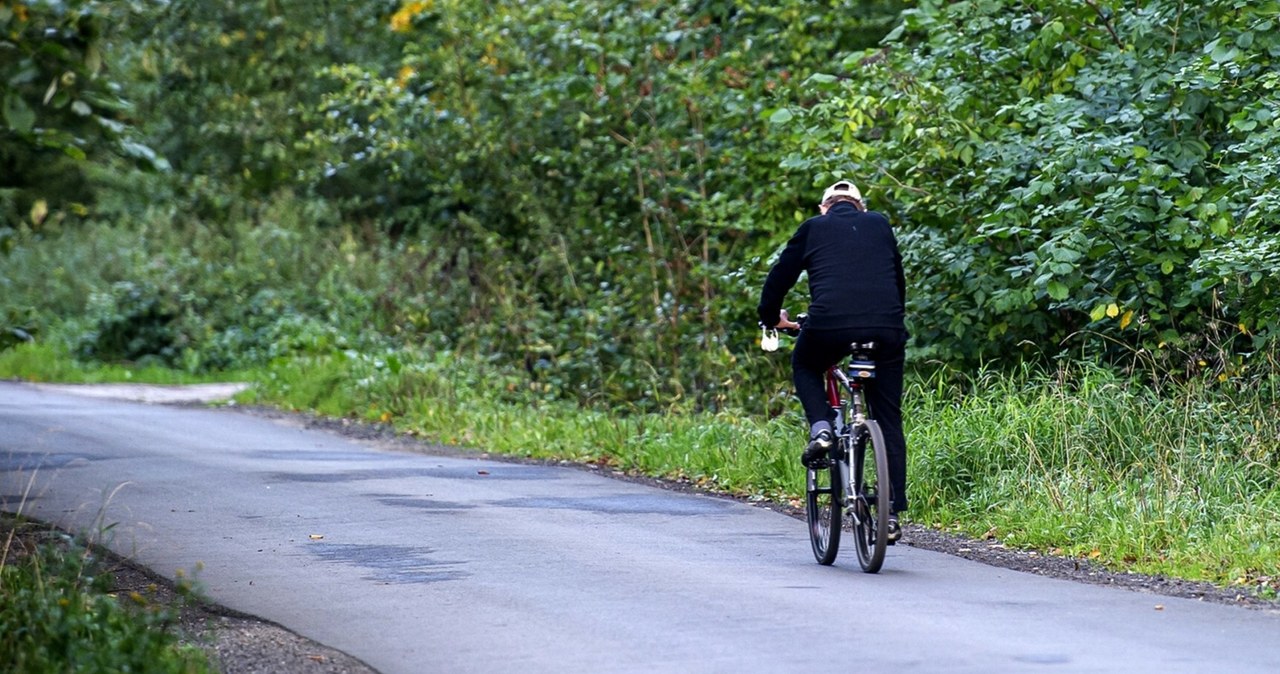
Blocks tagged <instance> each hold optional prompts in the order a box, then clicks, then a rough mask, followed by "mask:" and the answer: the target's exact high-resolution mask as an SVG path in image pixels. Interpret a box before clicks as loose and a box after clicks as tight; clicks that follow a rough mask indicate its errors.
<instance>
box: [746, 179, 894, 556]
mask: <svg viewBox="0 0 1280 674" xmlns="http://www.w3.org/2000/svg"><path fill="white" fill-rule="evenodd" d="M818 210H819V213H820V214H819V215H817V216H814V217H812V218H809V219H808V220H806V221H804V223H802V224H801V225H800V228H799V229H798V230H796V233H795V234H794V235H793V236H792V237H791V240H790V241H788V242H787V246H786V248H784V249H783V251H782V253H781V255H779V257H778V261H777V262H775V263H774V265H773V268H772V269H770V270H769V276H768V278H767V279H765V282H764V288H763V290H762V291H761V293H760V305H759V307H758V308H757V311H758V312H759V316H760V322H761V324H762V325H765V326H768V327H777V328H783V329H799V327H800V325H799V324H798V323H796V322H795V321H792V320H791V318H790V316H788V315H787V312H786V311H784V310H783V309H782V302H783V300H784V299H785V298H786V295H787V293H788V292H789V291H790V290H791V288H792V287H793V286H794V285H795V284H796V281H797V280H799V278H800V273H801V272H806V271H807V272H808V273H809V295H810V301H809V312H808V313H809V318H808V321H807V322H806V323H805V326H804V330H802V331H801V332H800V337H799V338H798V339H797V340H796V345H795V350H794V351H793V353H792V355H791V368H792V374H793V378H794V382H795V387H796V395H797V396H798V397H799V398H800V404H801V405H803V406H804V413H805V417H806V418H807V420H808V422H809V445H808V446H807V447H806V448H805V451H804V454H803V455H802V456H801V461H802V462H803V463H804V464H805V465H806V466H808V465H810V463H812V462H815V461H816V460H820V459H822V458H824V457H826V456H827V455H828V452H829V450H830V449H831V446H832V444H833V443H834V442H835V436H834V432H833V429H832V426H831V424H832V421H834V419H835V417H834V410H832V409H831V406H830V404H828V402H827V396H826V389H825V387H824V384H823V376H824V374H825V373H826V371H827V369H828V368H829V367H831V366H832V365H834V364H835V363H837V362H838V361H839V360H840V359H841V358H844V357H845V356H847V355H849V352H850V344H851V343H853V342H875V344H876V348H875V350H874V351H873V352H872V354H871V357H872V358H873V359H874V360H875V362H876V377H875V379H872V380H869V381H868V382H867V383H866V386H865V389H866V393H867V403H868V405H869V406H870V407H871V411H872V414H873V415H874V416H875V418H876V421H877V422H878V423H879V424H880V427H881V429H882V430H883V431H884V439H885V451H886V453H887V455H888V458H889V481H890V482H891V484H892V487H893V503H892V512H891V515H890V518H889V527H888V533H889V539H890V540H891V541H897V540H898V539H899V538H900V537H901V535H902V532H901V528H900V527H899V524H898V513H901V512H904V511H905V510H906V509H907V480H906V476H907V442H906V438H905V436H904V435H903V432H902V372H903V363H904V361H905V352H906V343H907V336H908V335H907V330H906V325H905V322H904V320H905V319H904V317H905V305H906V280H905V278H904V276H903V272H902V255H901V253H900V252H899V251H898V242H897V239H896V238H894V235H893V229H892V227H890V225H889V219H888V218H886V217H885V216H884V215H883V214H882V213H878V212H875V211H868V210H867V208H866V206H865V205H864V204H863V200H862V193H861V192H860V191H859V190H858V188H857V187H856V186H855V185H854V184H853V183H852V182H849V181H847V180H841V181H839V182H837V183H835V184H833V185H831V186H830V187H828V188H827V189H826V191H825V192H824V193H823V195H822V201H821V202H820V204H819V206H818Z"/></svg>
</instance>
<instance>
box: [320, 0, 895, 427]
mask: <svg viewBox="0 0 1280 674" xmlns="http://www.w3.org/2000/svg"><path fill="white" fill-rule="evenodd" d="M898 4H899V3H889V2H884V3H866V6H865V7H864V11H862V12H849V11H846V10H845V9H843V8H835V7H814V6H813V5H812V3H807V2H800V1H798V0H795V1H787V2H781V3H774V4H772V5H770V6H767V7H766V6H760V5H759V4H758V3H746V2H692V1H686V2H680V3H675V4H674V5H673V4H671V3H655V2H648V1H634V2H624V3H617V2H600V1H599V0H571V1H566V0H562V1H557V2H540V3H521V2H502V3H497V4H495V3H480V2H474V1H467V0H450V1H441V2H409V3H404V4H403V6H402V7H401V9H400V10H399V11H398V12H397V13H396V14H394V15H393V16H392V17H391V18H390V20H389V23H390V25H391V27H392V29H393V30H394V31H395V32H396V33H397V34H400V35H404V36H405V40H406V42H405V45H404V49H403V53H402V55H401V57H400V65H399V68H398V70H397V71H396V74H395V76H393V77H389V76H387V74H386V73H385V68H384V67H383V66H382V64H375V65H373V66H369V65H362V64H345V65H340V66H334V67H332V68H330V69H329V70H328V71H327V75H328V77H329V78H330V79H331V80H332V81H333V82H334V84H335V86H334V90H333V91H332V92H330V93H329V94H328V95H327V96H326V97H325V99H324V103H323V106H322V111H323V113H324V114H323V119H324V120H325V121H326V123H325V125H324V126H322V127H321V128H320V129H318V130H317V131H316V132H315V133H313V134H311V135H310V136H309V139H308V142H309V144H310V146H311V148H312V149H311V151H312V152H314V153H315V154H316V155H317V156H320V157H323V158H325V161H324V162H323V164H322V165H316V166H314V167H313V168H312V170H311V172H310V173H309V176H310V179H311V180H312V181H313V183H312V187H311V188H310V189H311V190H312V191H314V192H315V193H318V194H325V195H331V196H334V197H338V198H341V199H342V202H341V203H343V207H344V209H345V210H346V212H348V213H350V214H352V215H353V216H355V217H359V218H368V219H373V220H374V221H375V222H378V223H381V224H382V225H383V226H384V227H385V228H386V230H387V231H388V232H389V233H390V234H391V235H392V236H403V235H406V234H408V235H411V236H414V237H420V240H422V241H423V242H424V245H425V246H428V247H430V248H431V249H433V250H435V251H436V252H435V256H436V259H435V260H434V261H433V262H432V267H433V268H434V269H437V270H439V271H438V272H437V273H438V277H437V278H436V292H437V293H438V296H437V306H447V307H453V308H454V312H455V315H453V316H451V317H450V318H449V319H448V320H446V321H442V322H434V321H433V323H432V325H431V326H430V327H431V329H437V330H441V331H442V332H443V335H444V337H445V338H446V339H447V340H448V341H450V342H451V343H460V344H462V345H464V346H466V347H468V348H471V349H476V350H482V351H488V352H497V353H502V354H506V355H507V356H508V357H518V358H522V359H524V360H525V361H526V362H527V363H529V364H530V367H534V366H537V367H539V368H542V369H543V370H545V372H546V373H547V375H548V376H549V377H552V378H554V379H555V380H556V382H555V383H556V385H557V386H559V387H561V389H562V390H564V391H566V392H568V393H570V394H571V395H576V396H578V397H579V398H580V399H581V400H587V399H590V398H593V397H597V396H599V397H602V398H603V399H605V400H609V401H631V402H636V401H645V402H646V404H651V405H654V406H662V405H665V404H668V403H670V402H673V401H685V400H690V399H692V400H695V401H697V402H700V403H702V404H708V405H715V406H718V405H723V404H724V403H725V402H726V401H727V399H728V398H729V397H730V396H731V395H733V394H732V392H731V391H728V390H726V387H725V383H726V380H725V378H724V377H723V376H722V375H720V374H718V373H719V372H722V371H725V370H733V369H739V368H741V367H742V366H743V362H742V360H741V359H742V358H743V356H744V354H749V353H750V351H749V350H747V349H745V348H744V347H746V346H749V345H748V344H746V343H744V340H743V339H742V338H741V337H739V336H738V335H742V334H744V331H740V330H739V328H740V326H742V325H744V324H745V325H750V324H752V320H753V319H751V315H752V314H751V311H750V310H749V303H750V302H752V301H754V297H753V296H754V294H755V292H756V288H755V287H754V283H755V281H756V279H755V278H754V274H753V273H749V272H747V271H744V268H743V264H744V261H747V262H749V264H751V265H753V267H752V268H751V271H752V272H754V271H755V267H759V266H762V265H761V263H760V260H761V258H763V257H765V256H766V255H767V254H768V253H769V251H771V250H772V248H773V247H774V246H775V245H776V244H777V240H776V237H775V235H776V234H777V233H779V232H782V231H783V230H785V229H787V228H788V227H790V226H792V225H793V224H794V222H795V218H796V216H797V214H798V213H799V212H800V211H799V210H798V204H797V201H796V192H797V190H798V189H800V190H803V189H807V188H808V186H809V184H810V178H809V177H808V176H804V177H800V176H799V174H797V173H795V172H789V171H781V170H779V169H778V168H777V158H778V156H779V149H778V146H777V144H776V141H775V140H774V139H773V137H772V136H771V135H770V130H769V125H768V123H767V118H768V116H769V115H770V114H771V113H772V111H773V109H774V107H775V106H776V105H777V101H785V100H787V99H788V97H789V96H792V95H794V93H795V91H796V83H797V82H798V81H800V80H802V79H803V78H805V77H807V76H808V75H809V74H810V73H811V72H813V71H814V70H815V69H816V68H819V67H821V66H823V65H825V64H826V63H827V62H828V61H829V59H830V58H832V57H833V55H835V54H836V53H838V51H840V50H841V49H849V48H857V47H858V46H861V45H865V44H869V43H870V42H873V41H874V40H875V39H876V37H877V36H879V35H881V34H883V32H884V31H885V30H887V26H888V24H889V22H890V21H891V19H892V17H893V16H894V13H895V11H896V9H897V7H898ZM806 201H807V200H806Z"/></svg>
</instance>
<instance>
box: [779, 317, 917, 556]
mask: <svg viewBox="0 0 1280 674" xmlns="http://www.w3.org/2000/svg"><path fill="white" fill-rule="evenodd" d="M799 318H800V319H801V320H800V323H802V324H803V322H804V321H803V320H802V319H803V318H805V317H804V316H803V315H801V316H800V317H799ZM787 332H788V333H793V334H799V331H790V330H789V331H787ZM767 339H768V330H766V341H765V342H762V345H766V350H768V346H767ZM776 344H777V336H776V331H775V333H774V336H773V345H774V347H775V348H776ZM875 348H876V345H875V343H874V342H854V343H852V344H850V355H849V357H848V358H847V361H846V362H847V364H844V363H843V362H837V363H836V364H835V365H832V366H831V367H830V368H829V369H828V370H827V376H826V385H827V401H828V402H829V403H830V404H831V407H832V409H833V410H834V411H835V417H836V419H835V423H834V424H833V427H834V429H835V436H836V442H835V443H834V444H833V445H832V447H831V452H830V455H829V456H828V457H827V458H826V459H825V461H823V462H822V463H820V464H814V465H812V466H808V467H806V470H807V474H806V478H805V520H806V522H807V523H808V525H809V542H810V544H811V545H812V547H813V556H814V558H816V559H817V560H818V563H819V564H822V565H824V566H829V565H831V564H833V563H834V562H835V561H836V555H837V553H838V552H839V550H840V535H841V531H842V529H843V528H844V515H845V514H847V515H848V516H849V519H851V520H852V527H851V530H852V532H853V534H854V550H855V551H856V552H857V553H858V564H859V565H860V566H861V567H862V570H863V571H865V572H867V573H877V572H879V571H880V568H881V566H883V564H884V556H885V549H886V548H887V547H888V545H889V514H890V512H891V507H892V506H891V505H890V504H891V497H892V494H891V483H890V482H889V460H888V456H887V455H886V451H885V442H884V434H883V433H882V432H881V431H880V426H879V424H877V423H876V421H875V419H873V418H871V415H870V412H871V410H870V409H869V408H868V407H867V404H866V394H865V392H864V391H863V389H862V385H863V383H864V382H865V381H867V380H869V379H874V378H875V372H876V364H875V361H874V360H873V359H872V358H871V357H870V356H871V354H872V353H874V351H875ZM842 365H843V367H842ZM842 391H843V392H845V393H847V394H848V395H847V397H844V396H842V395H841V392H842Z"/></svg>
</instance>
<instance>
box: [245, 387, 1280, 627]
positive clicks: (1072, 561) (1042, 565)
mask: <svg viewBox="0 0 1280 674" xmlns="http://www.w3.org/2000/svg"><path fill="white" fill-rule="evenodd" d="M239 409H241V410H242V411H245V412H248V413H251V414H254V415H257V416H264V417H269V418H274V419H288V420H290V421H292V422H298V423H301V424H302V425H304V426H306V427H308V428H317V429H323V430H327V431H333V432H336V433H340V434H342V435H344V436H346V437H349V438H353V439H356V440H362V441H366V442H375V443H378V444H380V445H382V446H388V447H394V448H398V449H406V450H409V451H415V452H420V453H425V454H431V455H438V456H450V457H462V458H482V459H486V460H492V461H500V462H506V463H516V464H533V465H542V466H561V467H567V468H576V469H579V470H584V471H588V472H592V473H596V474H599V475H604V476H607V477H611V478H613V479H617V480H624V481H627V482H633V483H637V484H644V485H648V486H652V487H658V488H661V489H666V490H669V491H676V492H682V493H688V494H701V495H704V496H714V497H716V498H722V499H727V500H732V501H737V502H740V503H746V504H749V505H752V506H755V507H758V508H766V509H768V510H773V511H775V512H778V513H782V514H785V515H788V516H790V517H794V518H797V519H800V520H803V519H804V507H803V506H794V505H791V504H788V503H778V502H773V501H767V500H760V499H756V498H748V497H740V496H735V495H732V494H726V493H723V492H717V491H714V490H709V489H706V488H705V487H702V486H700V485H698V484H696V483H694V482H693V481H691V480H688V479H667V478H655V477H650V476H647V475H641V474H638V473H633V472H629V471H621V470H617V469H616V468H613V467H611V466H607V465H601V464H580V463H573V462H570V461H554V460H545V459H531V458H525V457H516V456H505V455H498V454H490V453H488V452H482V451H479V450H473V449H466V448H461V447H451V446H448V445H441V444H438V443H434V442H429V441H426V440H423V439H421V438H417V437H413V436H410V435H405V434H402V433H397V432H396V430H395V429H394V428H393V427H392V426H390V425H389V424H379V423H366V422H362V421H356V420H351V419H334V418H328V417H319V416H315V415H311V414H305V413H294V412H284V411H281V410H278V409H275V408H267V407H241V408H239ZM797 470H799V466H797ZM899 545H909V546H912V547H916V548H920V549H922V550H931V551H934V552H941V553H945V554H949V555H954V556H956V557H962V558H964V559H968V560H972V561H975V562H980V563H982V564H987V565H989V566H995V567H999V568H1003V569H1010V570H1014V571H1022V572H1025V573H1034V574H1038V575H1041V576H1047V577H1050V578H1058V579H1062V580H1071V581H1076V582H1081V583H1089V584H1092V585H1107V586H1111V587H1118V588H1124V589H1126V590H1131V591H1134V592H1147V593H1150V594H1154V595H1159V596H1166V597H1181V598H1185V599H1196V600H1200V601H1208V602H1214V603H1218V604H1227V605H1231V606H1241V607H1245V608H1251V609H1258V610H1265V611H1276V612H1280V598H1277V599H1270V598H1267V597H1265V596H1263V595H1261V594H1259V592H1258V589H1257V588H1254V587H1248V586H1237V587H1220V586H1218V585H1214V584H1213V583H1207V582H1202V581H1190V580H1183V579H1179V578H1171V577H1168V576H1151V575H1146V574H1140V573H1134V572H1131V571H1117V570H1113V569H1109V568H1107V567H1106V566H1103V565H1102V564H1099V563H1097V562H1094V561H1093V560H1090V559H1082V558H1078V557H1068V556H1064V555H1055V554H1050V553H1048V552H1046V551H1042V550H1027V549H1020V548H1015V547H1010V546H1007V545H1005V544H1004V543H1002V542H1001V541H1000V540H999V539H996V538H991V539H979V538H972V537H969V536H965V535H963V534H959V533H955V532H951V531H944V530H940V529H936V528H933V527H928V526H924V525H922V524H918V523H912V522H907V523H906V524H905V525H904V527H903V540H902V542H900V543H899Z"/></svg>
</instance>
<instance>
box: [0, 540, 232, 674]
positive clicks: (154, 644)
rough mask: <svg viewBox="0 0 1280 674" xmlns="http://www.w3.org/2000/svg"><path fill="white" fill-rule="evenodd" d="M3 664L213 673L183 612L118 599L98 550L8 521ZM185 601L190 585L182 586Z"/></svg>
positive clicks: (0, 611) (28, 668) (2, 580)
mask: <svg viewBox="0 0 1280 674" xmlns="http://www.w3.org/2000/svg"><path fill="white" fill-rule="evenodd" d="M0 518H2V519H0V525H3V526H0V597H3V601H2V602H0V662H4V663H6V667H11V668H12V669H10V670H8V671H15V672H157V673H183V674H198V673H204V672H212V671H214V670H213V668H212V667H211V666H210V664H209V661H208V658H207V656H206V655H205V654H204V652H203V651H201V650H200V649H199V648H198V647H196V646H194V645H190V644H184V643H182V641H181V637H180V635H179V634H178V630H177V628H176V624H175V623H176V615H177V611H178V607H174V606H168V605H164V604H158V603H156V602H154V601H152V599H151V598H149V597H148V596H147V595H146V594H144V593H141V592H137V591H132V592H129V593H128V594H125V595H120V596H117V595H116V594H115V593H113V592H112V591H111V588H112V582H111V579H110V576H109V574H108V573H106V571H105V569H103V568H102V566H101V565H100V564H99V562H98V560H97V558H96V557H95V556H94V555H93V554H92V552H91V550H90V548H89V547H88V546H86V545H84V544H83V542H81V541H78V540H76V539H73V538H72V537H70V536H67V535H65V534H63V533H61V532H58V531H56V530H52V529H50V528H48V527H47V525H41V524H37V523H34V522H30V521H27V520H24V519H22V518H18V517H11V516H8V515H0ZM178 589H179V590H180V592H183V593H185V594H183V595H182V596H183V597H187V596H189V595H190V591H191V588H190V585H189V584H187V585H183V584H181V583H180V584H179V585H178Z"/></svg>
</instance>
